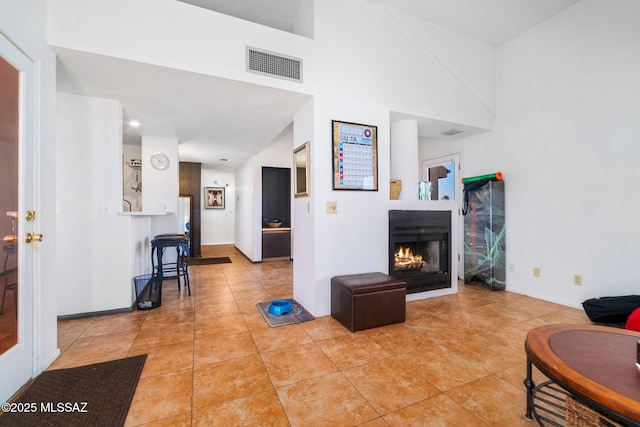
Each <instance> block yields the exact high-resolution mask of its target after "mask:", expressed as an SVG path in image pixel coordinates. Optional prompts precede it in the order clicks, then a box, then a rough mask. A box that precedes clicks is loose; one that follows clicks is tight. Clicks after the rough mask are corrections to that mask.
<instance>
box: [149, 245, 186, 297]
mask: <svg viewBox="0 0 640 427" xmlns="http://www.w3.org/2000/svg"><path fill="white" fill-rule="evenodd" d="M188 242H189V241H188V239H187V237H186V236H185V235H184V234H159V235H157V236H155V237H154V238H153V240H152V241H151V263H152V268H153V272H154V274H156V275H157V276H158V277H161V278H162V279H163V280H164V279H165V272H169V273H173V272H175V276H170V278H172V279H173V278H174V277H175V278H176V279H177V281H178V290H180V276H183V277H184V283H185V286H186V287H187V292H188V294H189V295H191V283H190V281H189V269H188V263H187V259H188V256H189V246H188V245H189V243H188ZM169 247H175V248H176V256H177V259H176V264H175V267H173V263H172V264H171V265H167V264H164V263H163V259H162V258H163V255H164V250H165V249H166V248H169ZM154 255H155V256H154ZM166 278H169V277H166Z"/></svg>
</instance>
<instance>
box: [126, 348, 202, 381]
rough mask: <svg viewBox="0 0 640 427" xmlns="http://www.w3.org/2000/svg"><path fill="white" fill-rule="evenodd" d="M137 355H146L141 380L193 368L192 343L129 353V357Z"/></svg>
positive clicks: (140, 349)
mask: <svg viewBox="0 0 640 427" xmlns="http://www.w3.org/2000/svg"><path fill="white" fill-rule="evenodd" d="M138 354H146V355H147V360H146V361H145V363H144V369H143V370H142V374H141V375H140V377H141V378H146V377H152V376H155V375H161V374H166V373H169V372H176V371H183V370H185V369H192V368H193V341H187V342H181V343H177V344H169V345H163V346H159V347H149V348H144V349H142V348H139V349H137V351H131V352H129V356H135V355H138Z"/></svg>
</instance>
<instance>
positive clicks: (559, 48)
mask: <svg viewBox="0 0 640 427" xmlns="http://www.w3.org/2000/svg"><path fill="white" fill-rule="evenodd" d="M638 16H640V3H639V2H637V1H634V0H614V1H603V0H583V1H582V2H579V3H577V4H576V5H574V6H573V7H572V8H570V9H569V10H567V11H565V12H563V13H561V14H559V15H557V16H555V17H554V18H552V19H550V20H549V21H547V22H545V23H544V24H542V25H540V26H538V27H536V28H534V29H532V30H531V31H529V32H527V33H526V34H524V35H522V36H520V37H518V38H517V39H515V40H513V41H511V42H509V43H507V44H505V45H504V46H502V47H501V48H500V50H499V73H498V85H499V90H498V93H499V99H498V104H499V111H500V114H499V120H498V122H497V125H496V129H495V131H493V132H490V133H487V134H483V135H479V136H476V137H473V138H468V139H464V140H460V141H458V142H456V143H455V144H451V143H449V142H436V141H434V140H423V141H422V144H423V147H422V148H423V149H422V153H428V154H427V156H428V157H438V156H439V155H441V154H447V153H451V152H453V151H455V150H458V149H459V150H460V151H461V152H462V153H463V159H462V161H461V163H462V166H463V176H474V175H479V174H484V173H491V172H495V171H498V170H500V171H502V172H503V173H504V179H505V189H506V215H507V225H506V227H507V228H506V230H507V238H506V245H507V246H506V250H507V264H508V265H512V266H513V269H514V271H513V272H508V273H507V289H508V290H511V291H515V292H520V293H524V294H529V295H532V296H535V297H539V298H543V299H546V300H550V301H556V302H559V303H562V304H565V305H569V306H574V307H581V302H582V301H584V300H585V299H587V298H591V297H598V296H607V295H625V294H635V293H637V274H636V271H635V266H636V265H637V263H638V259H639V258H640V249H639V247H638V244H637V243H636V242H637V241H638V240H639V239H640V223H639V222H638V220H637V212H638V211H639V210H640V199H638V198H637V197H635V194H636V193H637V191H636V190H635V185H636V183H637V182H638V180H639V179H640V169H638V167H637V164H636V163H637V159H638V158H639V156H640V147H639V146H638V143H637V142H638V140H639V139H640V130H638V126H637V117H639V114H640V80H638V78H637V76H638V75H640V55H638V53H637V52H638V45H640V27H639V26H638V25H637V22H636V21H637V19H636V18H637V17H638ZM533 267H539V268H540V269H541V276H540V278H535V277H533V274H532V272H533ZM574 274H580V275H582V277H583V285H582V286H576V285H574V284H573V275H574Z"/></svg>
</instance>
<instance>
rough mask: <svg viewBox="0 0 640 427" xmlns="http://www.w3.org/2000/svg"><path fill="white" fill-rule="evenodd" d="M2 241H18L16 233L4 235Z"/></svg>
mask: <svg viewBox="0 0 640 427" xmlns="http://www.w3.org/2000/svg"><path fill="white" fill-rule="evenodd" d="M3 240H4V242H5V243H14V242H17V241H18V235H17V234H7V235H6V236H4V239H3Z"/></svg>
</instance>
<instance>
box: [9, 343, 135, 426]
mask: <svg viewBox="0 0 640 427" xmlns="http://www.w3.org/2000/svg"><path fill="white" fill-rule="evenodd" d="M146 359H147V355H146V354H143V355H140V356H135V357H128V358H126V359H119V360H114V361H111V362H104V363H96V364H93V365H87V366H80V367H77V368H69V369H58V370H52V371H45V372H43V373H42V374H40V375H39V376H38V377H37V378H36V379H35V380H34V381H33V382H32V384H31V385H30V386H29V387H28V388H27V389H26V390H25V391H24V392H23V393H22V394H21V395H20V397H19V398H18V399H17V400H16V401H15V402H12V404H10V405H9V408H10V409H11V408H14V409H15V412H13V411H11V412H9V411H6V412H5V413H3V414H2V415H0V426H11V427H22V426H25V427H33V426H47V427H52V426H60V427H62V426H64V427H69V426H123V425H124V422H125V420H126V418H127V413H128V412H129V407H130V406H131V399H132V398H133V394H134V393H135V391H136V387H137V385H138V379H139V378H140V374H141V373H142V368H143V366H144V362H145V360H146ZM5 406H6V405H3V407H2V409H3V410H5Z"/></svg>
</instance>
